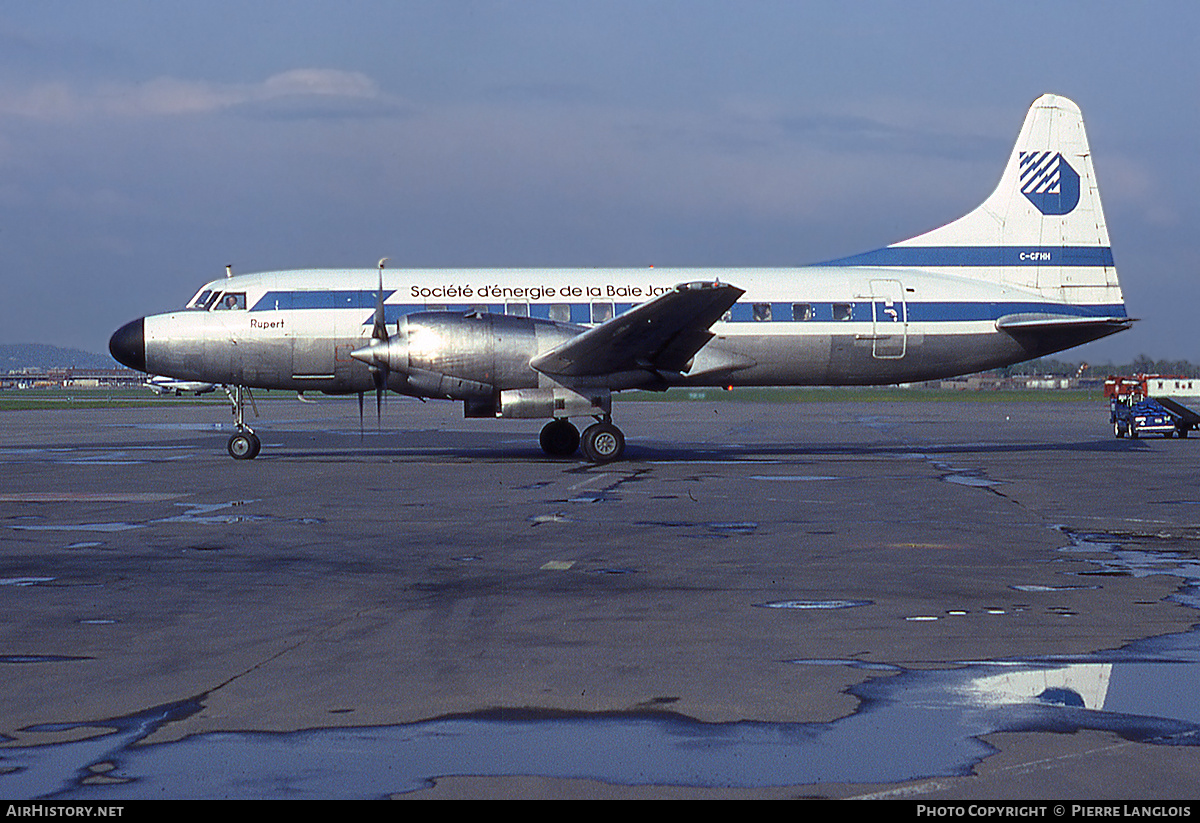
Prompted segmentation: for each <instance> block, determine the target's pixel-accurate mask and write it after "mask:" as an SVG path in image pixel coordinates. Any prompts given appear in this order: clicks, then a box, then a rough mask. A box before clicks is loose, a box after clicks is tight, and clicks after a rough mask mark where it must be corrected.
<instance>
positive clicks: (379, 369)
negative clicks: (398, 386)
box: [358, 257, 388, 427]
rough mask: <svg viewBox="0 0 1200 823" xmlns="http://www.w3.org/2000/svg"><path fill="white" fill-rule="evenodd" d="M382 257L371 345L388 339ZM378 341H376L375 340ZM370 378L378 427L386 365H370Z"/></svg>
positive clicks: (385, 386)
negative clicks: (373, 386) (373, 387)
mask: <svg viewBox="0 0 1200 823" xmlns="http://www.w3.org/2000/svg"><path fill="white" fill-rule="evenodd" d="M387 260H388V259H387V258H386V257H384V258H382V259H381V260H380V261H379V291H377V292H376V293H375V325H374V326H373V327H372V328H371V345H372V346H377V345H379V343H386V342H387V339H388V334H387V322H386V317H385V314H384V311H383V268H384V265H385V264H386V263H387ZM376 341H378V342H376ZM370 368H371V379H372V380H373V381H374V383H375V425H376V427H378V426H379V425H380V422H381V421H382V420H383V392H384V390H385V389H386V388H387V379H388V374H387V366H386V365H382V364H379V363H373V364H372V365H371V367H370ZM358 414H359V418H360V420H359V422H360V423H361V422H362V421H361V417H362V394H361V393H360V394H359V396H358Z"/></svg>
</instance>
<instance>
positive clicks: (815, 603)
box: [754, 600, 871, 610]
mask: <svg viewBox="0 0 1200 823" xmlns="http://www.w3.org/2000/svg"><path fill="white" fill-rule="evenodd" d="M754 605H756V606H758V607H760V608H763V609H801V610H805V609H853V608H855V607H856V606H870V605H871V601H870V600H773V601H771V602H770V603H755V604H754Z"/></svg>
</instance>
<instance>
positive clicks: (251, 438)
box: [225, 386, 262, 460]
mask: <svg viewBox="0 0 1200 823" xmlns="http://www.w3.org/2000/svg"><path fill="white" fill-rule="evenodd" d="M225 394H226V395H228V396H229V402H230V403H231V404H232V405H233V425H234V428H236V429H237V431H236V432H234V433H233V434H232V435H231V436H230V437H229V443H227V444H226V446H225V448H226V449H227V450H228V451H229V456H230V457H232V458H233V459H234V460H253V459H254V458H256V457H258V453H259V451H261V450H262V441H260V440H259V439H258V435H257V434H255V433H254V429H252V428H250V427H249V426H247V425H246V400H247V399H249V401H250V406H251V407H252V408H253V409H254V416H255V417H257V416H258V404H256V403H255V402H254V395H252V394H251V393H250V390H249V389H248V388H246V387H245V386H234V387H233V390H232V391H230V389H229V386H226V387H225Z"/></svg>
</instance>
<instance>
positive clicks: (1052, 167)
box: [1020, 151, 1079, 215]
mask: <svg viewBox="0 0 1200 823" xmlns="http://www.w3.org/2000/svg"><path fill="white" fill-rule="evenodd" d="M1020 159H1021V194H1023V195H1025V196H1026V197H1027V198H1029V202H1030V203H1033V205H1034V206H1035V207H1037V210H1038V211H1040V212H1041V213H1042V214H1050V215H1056V214H1070V212H1071V211H1072V210H1073V209H1074V208H1075V207H1076V206H1077V205H1079V173H1078V172H1077V171H1075V169H1073V168H1071V164H1070V163H1068V162H1067V161H1066V160H1064V159H1063V156H1062V155H1061V154H1059V153H1058V152H1054V153H1053V154H1052V153H1050V152H1048V151H1023V152H1021V158H1020Z"/></svg>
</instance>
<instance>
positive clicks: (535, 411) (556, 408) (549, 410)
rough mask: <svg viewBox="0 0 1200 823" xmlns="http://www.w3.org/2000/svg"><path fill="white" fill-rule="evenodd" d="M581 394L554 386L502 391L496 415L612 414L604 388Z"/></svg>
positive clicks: (588, 390)
mask: <svg viewBox="0 0 1200 823" xmlns="http://www.w3.org/2000/svg"><path fill="white" fill-rule="evenodd" d="M583 392H584V393H580V392H576V391H572V390H571V389H567V388H562V387H558V386H556V387H554V388H544V389H510V390H509V391H502V392H500V403H499V407H498V408H497V409H496V416H497V417H540V418H548V417H587V416H595V415H601V414H603V415H608V414H611V413H612V392H610V391H609V390H608V389H600V388H597V389H584V390H583Z"/></svg>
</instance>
